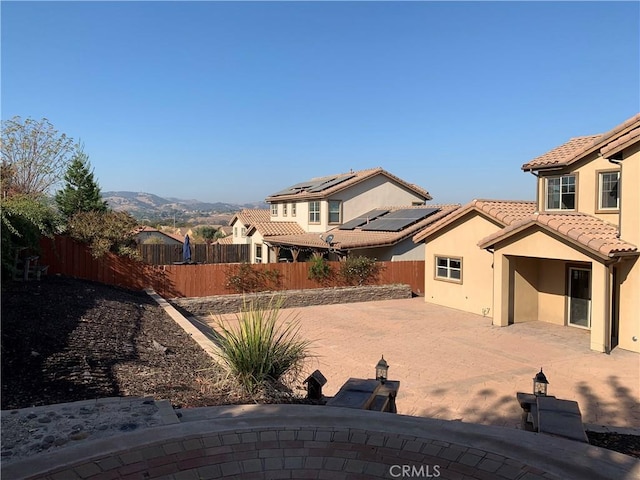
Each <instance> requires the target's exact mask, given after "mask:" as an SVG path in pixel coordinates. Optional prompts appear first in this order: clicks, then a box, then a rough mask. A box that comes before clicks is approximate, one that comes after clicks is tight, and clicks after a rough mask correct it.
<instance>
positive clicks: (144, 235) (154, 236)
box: [135, 226, 184, 246]
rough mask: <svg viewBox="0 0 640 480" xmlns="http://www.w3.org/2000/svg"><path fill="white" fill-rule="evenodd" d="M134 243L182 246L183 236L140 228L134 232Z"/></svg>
mask: <svg viewBox="0 0 640 480" xmlns="http://www.w3.org/2000/svg"><path fill="white" fill-rule="evenodd" d="M135 240H136V243H157V244H163V245H180V246H181V245H183V244H184V235H177V234H174V233H168V232H163V231H162V230H158V229H157V228H153V227H148V226H141V227H139V228H138V229H137V230H136V232H135Z"/></svg>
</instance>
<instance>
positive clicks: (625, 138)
mask: <svg viewBox="0 0 640 480" xmlns="http://www.w3.org/2000/svg"><path fill="white" fill-rule="evenodd" d="M638 141H640V127H639V128H636V129H634V130H631V131H630V132H629V133H627V134H625V135H622V136H621V137H619V138H618V139H617V140H615V141H613V142H611V143H608V144H607V145H605V146H604V147H602V148H601V149H600V153H601V154H602V156H603V157H607V156H611V155H614V154H615V153H617V152H619V151H621V150H623V149H625V148H627V147H629V146H630V145H632V144H634V143H636V142H638Z"/></svg>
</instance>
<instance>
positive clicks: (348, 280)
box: [338, 256, 382, 285]
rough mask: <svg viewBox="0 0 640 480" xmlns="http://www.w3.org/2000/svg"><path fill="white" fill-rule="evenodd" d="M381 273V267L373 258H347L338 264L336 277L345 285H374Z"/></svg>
mask: <svg viewBox="0 0 640 480" xmlns="http://www.w3.org/2000/svg"><path fill="white" fill-rule="evenodd" d="M381 271H382V265H380V264H379V263H376V260H375V258H368V257H362V256H360V257H347V258H346V259H345V260H344V261H343V262H342V263H341V264H340V271H339V272H338V275H339V277H340V279H341V280H342V282H343V283H344V284H346V285H368V284H371V283H375V282H376V281H377V280H378V276H379V275H380V272H381Z"/></svg>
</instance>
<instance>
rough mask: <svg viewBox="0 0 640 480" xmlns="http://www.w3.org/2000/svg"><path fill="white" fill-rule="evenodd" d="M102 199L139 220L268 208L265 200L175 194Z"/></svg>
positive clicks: (109, 194) (121, 195)
mask: <svg viewBox="0 0 640 480" xmlns="http://www.w3.org/2000/svg"><path fill="white" fill-rule="evenodd" d="M102 198H103V199H104V200H106V201H107V203H108V204H109V206H110V207H111V208H112V209H114V210H116V211H125V212H129V213H130V214H131V215H133V216H134V217H135V218H138V219H144V218H146V219H152V218H153V219H157V218H170V217H173V216H174V215H175V216H176V217H180V218H181V219H186V218H197V217H208V216H211V215H215V214H231V213H235V212H237V211H239V210H242V209H243V208H267V207H268V205H267V204H266V203H264V202H255V203H245V204H236V203H224V202H214V203H209V202H202V201H200V200H184V199H180V198H173V197H167V198H165V197H160V196H158V195H154V194H153V193H146V192H103V193H102Z"/></svg>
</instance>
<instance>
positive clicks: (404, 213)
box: [385, 208, 439, 220]
mask: <svg viewBox="0 0 640 480" xmlns="http://www.w3.org/2000/svg"><path fill="white" fill-rule="evenodd" d="M438 210H439V209H438V208H402V209H400V210H394V211H393V212H389V213H388V214H386V215H385V218H413V219H416V220H417V219H422V218H426V217H428V216H429V215H431V214H432V213H435V212H437V211H438Z"/></svg>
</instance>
